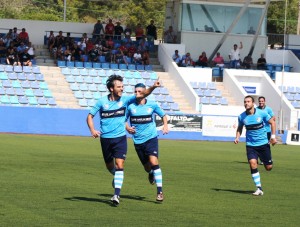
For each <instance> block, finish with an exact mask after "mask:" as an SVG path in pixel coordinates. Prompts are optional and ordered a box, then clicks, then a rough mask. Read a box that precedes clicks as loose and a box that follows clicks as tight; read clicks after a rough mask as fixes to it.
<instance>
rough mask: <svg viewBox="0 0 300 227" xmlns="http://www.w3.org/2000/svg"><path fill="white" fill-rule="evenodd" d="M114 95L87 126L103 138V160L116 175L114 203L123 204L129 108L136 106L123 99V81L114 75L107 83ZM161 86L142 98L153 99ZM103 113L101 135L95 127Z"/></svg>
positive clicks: (99, 103) (99, 106) (103, 100)
mask: <svg viewBox="0 0 300 227" xmlns="http://www.w3.org/2000/svg"><path fill="white" fill-rule="evenodd" d="M106 86H107V89H108V90H109V92H110V94H109V95H107V96H105V97H102V98H100V99H99V100H98V101H97V103H96V104H95V106H94V107H92V109H91V110H90V113H89V114H88V116H87V124H88V127H89V129H90V131H91V135H92V137H93V138H97V137H99V136H100V143H101V148H102V153H103V158H104V161H105V164H106V168H107V169H108V171H109V172H110V173H111V174H113V175H114V179H113V186H114V190H115V191H114V196H113V197H112V198H111V201H112V202H113V204H114V205H116V206H117V205H118V204H119V198H120V191H121V188H122V184H123V179H124V161H125V158H126V153H127V139H126V130H125V118H126V108H127V107H128V105H129V104H130V103H133V102H135V100H136V98H135V96H134V95H132V96H122V93H123V78H122V77H121V76H118V75H111V76H110V77H109V78H108V79H107V81H106ZM159 86H160V83H159V81H158V80H157V81H156V82H155V83H154V85H153V86H152V87H150V88H148V89H146V90H145V91H144V93H141V96H143V97H144V96H147V95H149V94H150V93H151V92H152V91H153V90H154V89H155V88H156V87H159ZM97 112H99V115H100V131H97V130H96V129H95V127H94V123H93V117H94V116H95V115H96V114H97Z"/></svg>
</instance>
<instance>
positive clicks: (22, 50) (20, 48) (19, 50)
mask: <svg viewBox="0 0 300 227" xmlns="http://www.w3.org/2000/svg"><path fill="white" fill-rule="evenodd" d="M26 48H27V46H26V45H25V44H24V42H21V43H20V46H18V47H17V52H18V54H19V56H20V55H21V54H23V53H24V51H25V49H26Z"/></svg>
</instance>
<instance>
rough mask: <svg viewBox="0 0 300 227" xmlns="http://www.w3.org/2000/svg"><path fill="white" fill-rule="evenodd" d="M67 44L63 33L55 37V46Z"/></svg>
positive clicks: (60, 32)
mask: <svg viewBox="0 0 300 227" xmlns="http://www.w3.org/2000/svg"><path fill="white" fill-rule="evenodd" d="M64 44H65V37H64V36H63V33H62V31H59V32H58V35H57V36H56V37H55V46H56V47H59V46H64Z"/></svg>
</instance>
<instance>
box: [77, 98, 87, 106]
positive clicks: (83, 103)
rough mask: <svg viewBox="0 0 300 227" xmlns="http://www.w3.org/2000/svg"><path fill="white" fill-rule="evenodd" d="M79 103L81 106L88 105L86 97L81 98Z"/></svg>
mask: <svg viewBox="0 0 300 227" xmlns="http://www.w3.org/2000/svg"><path fill="white" fill-rule="evenodd" d="M78 104H79V106H81V107H88V104H87V101H86V100H85V99H79V101H78Z"/></svg>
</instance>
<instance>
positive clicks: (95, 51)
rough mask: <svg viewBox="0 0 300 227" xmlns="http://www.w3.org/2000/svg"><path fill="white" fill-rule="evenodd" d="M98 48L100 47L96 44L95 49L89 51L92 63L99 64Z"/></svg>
mask: <svg viewBox="0 0 300 227" xmlns="http://www.w3.org/2000/svg"><path fill="white" fill-rule="evenodd" d="M98 47H99V45H98V44H96V45H95V46H94V48H93V49H91V50H90V51H89V61H91V62H97V61H98V57H99V51H98Z"/></svg>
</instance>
